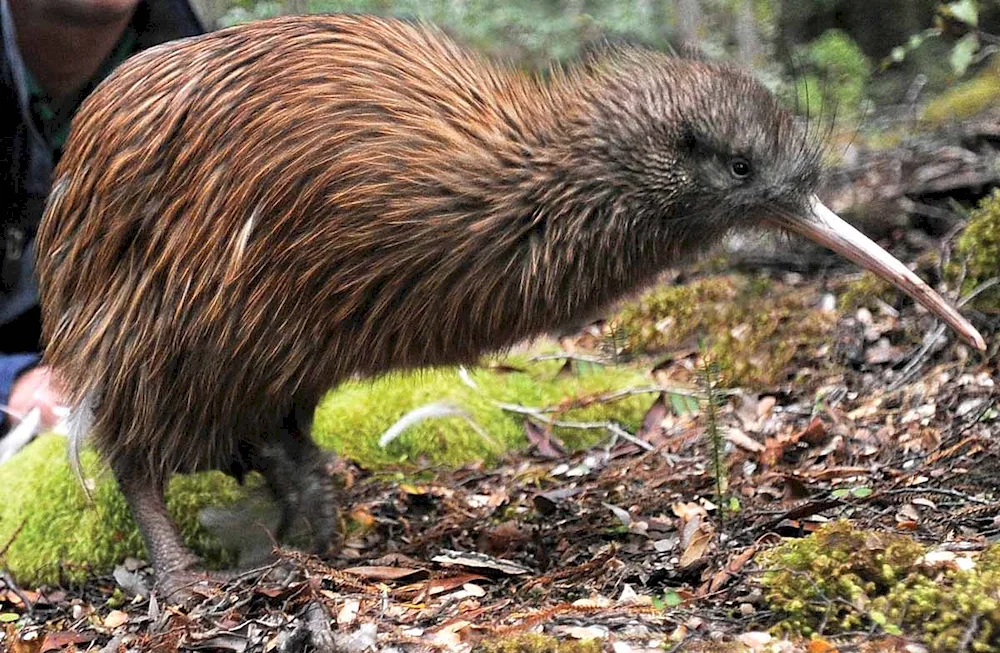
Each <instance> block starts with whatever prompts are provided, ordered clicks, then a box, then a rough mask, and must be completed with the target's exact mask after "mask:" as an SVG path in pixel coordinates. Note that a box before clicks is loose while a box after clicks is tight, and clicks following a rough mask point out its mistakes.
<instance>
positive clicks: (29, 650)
mask: <svg viewBox="0 0 1000 653" xmlns="http://www.w3.org/2000/svg"><path fill="white" fill-rule="evenodd" d="M45 639H46V636H45V633H44V632H41V631H39V630H29V631H27V632H18V631H17V628H15V627H14V624H7V628H6V641H7V643H8V644H9V645H10V648H8V649H7V653H40V651H41V650H42V646H43V645H44V644H45Z"/></svg>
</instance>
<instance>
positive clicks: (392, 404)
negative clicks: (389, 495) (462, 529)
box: [0, 360, 650, 585]
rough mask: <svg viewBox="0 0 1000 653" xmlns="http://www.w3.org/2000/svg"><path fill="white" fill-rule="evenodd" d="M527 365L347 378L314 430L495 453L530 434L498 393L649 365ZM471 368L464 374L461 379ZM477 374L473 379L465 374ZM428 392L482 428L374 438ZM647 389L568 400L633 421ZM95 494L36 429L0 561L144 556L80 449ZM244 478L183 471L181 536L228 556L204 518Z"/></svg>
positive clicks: (539, 395) (532, 402)
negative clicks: (566, 368)
mask: <svg viewBox="0 0 1000 653" xmlns="http://www.w3.org/2000/svg"><path fill="white" fill-rule="evenodd" d="M511 364H512V365H515V366H518V367H520V368H522V369H524V370H526V371H525V372H506V373H502V372H496V371H490V370H488V369H481V368H474V369H471V370H469V372H468V375H467V376H466V375H462V374H460V373H459V372H458V371H457V370H454V369H445V370H432V371H424V372H415V373H410V374H398V375H392V376H389V377H386V378H382V379H377V380H374V381H359V382H353V383H349V384H345V385H344V386H343V387H342V388H340V389H338V390H337V391H336V392H333V393H331V394H330V395H329V396H328V397H327V398H326V400H325V401H324V402H323V404H322V405H321V406H320V408H319V410H318V411H317V415H316V421H315V425H314V436H315V438H316V440H317V442H319V443H320V444H321V445H322V446H325V447H327V448H331V449H334V450H336V451H338V452H340V453H342V454H344V455H347V456H349V457H350V458H352V459H353V460H356V461H358V462H359V463H361V464H362V465H365V466H369V467H378V466H379V465H383V464H386V463H399V462H405V461H408V460H409V461H415V460H416V459H418V458H421V459H427V460H430V461H432V462H436V463H442V464H455V465H457V464H460V463H463V462H468V461H472V460H477V459H484V458H490V457H493V456H496V455H498V454H500V453H502V452H503V451H504V450H505V449H507V448H509V447H513V446H520V445H523V444H524V443H525V442H526V439H525V435H524V428H523V425H522V418H521V417H519V416H516V415H513V414H510V413H505V412H504V411H503V410H501V409H500V408H498V407H497V406H496V405H495V402H500V401H502V402H510V403H517V404H521V405H524V406H535V407H543V406H552V405H557V404H560V403H561V402H569V403H568V404H567V405H569V404H571V403H572V400H573V399H574V398H581V397H586V396H589V395H590V394H591V393H598V392H601V391H606V390H609V389H615V388H621V387H627V386H632V385H645V384H648V383H649V380H648V379H647V378H646V377H645V375H644V374H642V373H641V372H639V371H637V370H635V369H631V368H627V367H600V368H596V369H592V370H590V371H587V372H580V373H576V374H557V371H558V370H559V367H560V364H559V363H558V362H555V361H550V362H545V363H527V362H526V361H523V360H522V361H517V360H515V361H512V362H511ZM463 376H465V379H463ZM468 381H471V385H470V384H469V383H468ZM429 402H448V403H451V404H453V405H454V406H456V407H458V408H461V409H463V410H464V411H466V412H467V413H468V415H469V416H470V417H471V419H472V420H474V421H475V423H476V424H477V425H478V426H479V427H480V428H481V429H482V430H483V431H484V432H485V433H486V434H488V437H489V439H488V440H487V439H484V438H483V437H482V436H481V435H480V434H478V433H477V432H476V431H475V430H474V428H473V427H471V426H470V425H469V422H468V421H467V420H465V419H463V418H460V417H450V418H442V419H429V420H425V421H423V422H420V423H418V424H416V425H414V426H412V427H411V428H410V429H408V430H406V431H405V432H404V433H403V434H402V435H401V436H400V437H399V438H398V439H397V440H396V441H394V442H393V443H391V444H390V445H389V446H388V447H387V448H386V449H385V450H383V449H381V448H380V447H379V446H378V444H377V440H378V437H379V436H380V435H381V434H382V432H383V431H385V429H386V428H388V427H389V426H390V425H391V424H392V423H394V422H395V421H396V420H397V419H398V418H399V417H401V416H402V415H403V414H405V413H406V412H408V411H409V410H411V409H413V408H416V407H418V406H421V405H423V404H426V403H429ZM649 402H650V398H649V397H642V396H631V397H627V398H625V399H623V400H621V401H617V402H613V403H594V404H591V405H589V406H586V407H581V408H578V409H574V410H570V411H568V413H567V415H566V418H567V419H580V420H592V419H595V418H598V417H600V418H602V419H614V420H616V421H619V422H621V423H623V424H626V425H628V426H630V427H632V428H634V427H636V426H637V425H638V423H639V422H640V421H641V419H642V415H643V413H644V410H645V409H646V408H647V407H648V404H649ZM582 403H587V402H582ZM560 436H562V437H564V439H565V440H566V442H567V443H568V444H571V445H574V444H575V445H582V444H584V443H585V441H586V440H585V439H586V438H588V437H589V438H594V437H598V436H599V434H597V433H595V432H584V431H577V432H568V431H564V432H561V433H560ZM83 463H84V470H85V475H86V477H87V483H88V485H90V486H91V492H92V494H93V499H94V500H93V502H92V503H91V502H88V500H87V498H86V495H85V493H84V491H83V489H82V488H81V487H80V485H79V483H78V482H77V480H76V478H75V477H74V475H73V474H72V472H71V470H70V467H69V465H68V463H67V457H66V447H65V440H64V439H63V438H61V437H59V436H54V435H49V436H44V437H41V438H39V439H38V440H36V441H35V442H34V443H32V444H31V445H30V446H28V447H27V448H26V449H25V450H23V451H22V452H21V453H19V454H18V455H17V456H16V457H15V458H13V459H12V460H10V461H8V462H7V463H6V464H4V465H2V466H0V549H2V548H3V545H4V544H5V543H7V542H10V546H9V548H8V549H7V552H6V555H5V556H4V557H3V559H2V560H0V565H3V566H6V567H7V568H8V569H10V570H11V571H12V572H13V574H14V575H15V577H16V578H17V579H18V580H19V581H20V582H22V583H25V584H28V585H34V584H38V583H48V582H56V581H73V580H79V579H82V578H86V577H87V576H89V575H91V574H94V573H103V572H106V571H108V570H109V569H110V568H112V567H113V566H114V565H115V564H116V563H119V562H121V561H122V560H123V559H124V558H125V557H126V556H142V555H143V545H142V540H141V538H140V537H139V535H138V532H137V530H136V528H135V525H134V523H133V521H132V518H131V516H130V515H129V512H128V510H127V506H126V505H125V501H124V499H123V498H122V496H121V494H120V493H119V492H118V488H117V485H116V484H115V482H114V479H113V478H112V477H111V475H110V473H108V472H107V471H106V470H105V469H104V468H103V467H102V466H101V464H100V463H99V462H98V460H97V456H96V455H94V454H93V452H85V455H84V457H83ZM244 496H245V489H244V488H241V487H239V486H238V485H237V484H236V482H235V481H233V480H232V479H231V478H229V477H227V476H225V475H223V474H221V473H207V474H196V475H189V476H177V477H175V478H174V479H173V480H172V481H171V483H170V487H169V488H168V492H167V503H168V508H169V509H170V512H171V514H172V515H173V517H174V518H175V519H176V520H177V523H178V525H179V526H180V528H181V531H182V534H183V536H184V539H185V541H186V542H187V543H188V545H189V546H191V547H192V548H193V549H194V550H195V551H196V552H198V553H199V554H201V555H203V556H205V557H206V559H207V561H208V562H209V563H210V565H223V564H229V563H230V562H232V555H231V554H230V553H227V552H226V551H224V550H222V548H221V547H220V545H219V543H218V541H217V540H216V539H214V538H213V537H211V536H210V535H209V534H208V532H207V531H206V530H205V529H204V528H203V527H202V526H201V525H200V524H199V519H198V515H199V512H200V511H201V510H202V509H203V508H205V507H207V506H218V505H222V506H227V505H232V504H233V503H234V502H236V501H237V500H239V499H241V498H242V497H244Z"/></svg>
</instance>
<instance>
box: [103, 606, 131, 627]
mask: <svg viewBox="0 0 1000 653" xmlns="http://www.w3.org/2000/svg"><path fill="white" fill-rule="evenodd" d="M127 623H128V613H126V612H122V611H121V610H112V611H111V612H109V613H108V616H106V617H104V621H103V622H102V624H103V625H104V627H105V628H108V629H114V628H117V627H118V626H124V625H125V624H127Z"/></svg>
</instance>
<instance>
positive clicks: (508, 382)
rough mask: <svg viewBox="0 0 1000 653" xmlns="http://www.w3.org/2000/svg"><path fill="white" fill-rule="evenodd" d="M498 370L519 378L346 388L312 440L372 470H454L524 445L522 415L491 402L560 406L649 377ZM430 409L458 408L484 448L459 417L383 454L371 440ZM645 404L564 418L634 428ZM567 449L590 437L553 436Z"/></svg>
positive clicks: (327, 408) (551, 367)
mask: <svg viewBox="0 0 1000 653" xmlns="http://www.w3.org/2000/svg"><path fill="white" fill-rule="evenodd" d="M505 363H506V364H507V365H509V366H511V367H516V368H519V369H522V370H525V371H524V372H508V373H499V372H494V371H490V370H488V369H484V368H470V369H469V370H468V372H469V374H468V377H469V378H470V379H471V380H472V382H473V384H474V387H473V386H470V385H469V384H467V383H465V382H464V381H463V380H462V378H461V375H460V374H459V372H458V370H455V369H451V368H446V369H436V370H423V371H420V372H413V373H407V374H393V375H390V376H387V377H383V378H380V379H375V380H366V381H358V382H353V383H347V384H345V385H343V386H341V387H340V388H338V390H337V391H336V392H334V393H331V394H330V395H329V396H328V397H327V398H326V400H325V401H324V402H323V404H322V405H321V406H320V408H319V410H318V411H317V413H316V421H315V423H314V425H313V436H314V437H315V438H316V441H317V442H318V443H319V444H320V445H321V446H324V447H327V448H330V449H334V450H335V451H337V452H338V453H341V454H343V455H344V456H346V457H348V458H350V459H352V460H356V461H359V462H361V463H362V464H364V465H366V466H369V467H372V466H379V465H386V464H393V463H399V462H406V461H413V460H414V459H415V458H416V457H420V458H422V459H426V460H428V461H430V462H432V463H435V464H444V465H460V464H462V463H466V462H469V461H471V460H480V459H487V460H490V459H493V458H495V457H496V456H497V455H499V454H501V453H503V452H505V451H507V450H508V449H510V448H511V447H513V446H521V445H523V444H524V443H525V435H524V427H523V421H524V417H523V416H518V415H516V414H511V413H508V412H505V411H503V410H502V409H501V408H499V407H498V406H497V405H496V404H497V403H514V404H520V405H522V406H526V407H544V406H553V405H557V404H560V403H561V402H563V401H565V400H567V399H570V398H573V397H586V396H589V395H593V394H597V393H600V392H603V391H607V390H609V389H613V388H622V387H627V386H638V385H646V384H648V383H649V378H648V377H646V376H645V375H644V374H643V373H640V372H639V371H637V370H636V369H634V368H630V367H625V366H609V367H593V368H588V369H586V370H581V371H579V372H577V373H575V374H570V375H560V374H558V372H559V369H560V367H561V365H562V363H561V362H559V361H546V362H542V363H530V364H529V363H528V362H527V361H524V360H518V359H509V360H507V361H505ZM429 403H446V404H450V405H453V406H455V407H458V408H461V409H462V410H464V411H465V412H466V413H468V415H469V416H470V417H471V418H472V419H473V421H475V422H476V424H478V425H479V426H480V427H482V429H483V430H484V431H485V432H486V433H487V434H488V435H489V438H490V439H491V440H493V441H494V443H495V444H496V445H498V446H494V444H492V443H490V442H489V441H487V440H486V439H484V438H483V437H482V436H481V435H480V434H478V433H477V432H476V431H475V430H474V429H473V428H471V427H470V426H469V423H468V421H467V420H466V419H464V418H462V417H447V418H435V419H429V420H425V421H423V422H420V423H418V424H416V425H414V426H412V427H411V428H409V429H407V430H406V431H405V432H404V433H403V434H402V435H401V436H399V438H397V439H396V440H395V441H394V442H393V443H391V444H390V445H389V446H388V447H387V448H385V449H382V448H381V447H379V445H378V436H379V435H380V434H382V433H383V432H385V430H386V429H388V428H389V427H390V426H391V425H392V424H393V423H394V422H396V421H397V420H398V419H399V418H400V417H402V416H403V415H405V414H406V413H407V412H409V411H410V410H412V409H414V408H417V407H419V406H422V405H425V404H429ZM648 405H649V397H641V396H633V397H628V398H626V399H624V400H622V401H618V402H615V403H613V404H595V405H592V406H589V407H585V408H579V409H575V410H571V411H569V412H568V413H567V414H566V415H565V416H564V417H565V418H566V419H571V420H577V421H590V420H596V419H614V420H616V421H619V422H622V423H624V424H626V425H630V426H636V425H637V424H638V423H640V422H641V420H642V415H643V411H644V410H645V408H648ZM555 432H556V435H558V436H559V437H560V438H561V439H562V440H563V441H564V442H566V444H567V445H568V446H570V447H579V446H583V445H585V444H588V443H589V442H590V441H592V440H591V438H593V436H594V433H592V432H586V431H580V430H571V429H556V430H555Z"/></svg>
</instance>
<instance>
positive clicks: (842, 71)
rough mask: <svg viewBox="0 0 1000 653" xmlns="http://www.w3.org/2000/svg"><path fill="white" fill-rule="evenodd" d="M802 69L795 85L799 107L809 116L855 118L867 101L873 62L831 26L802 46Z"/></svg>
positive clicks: (849, 38) (844, 33)
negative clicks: (803, 66)
mask: <svg viewBox="0 0 1000 653" xmlns="http://www.w3.org/2000/svg"><path fill="white" fill-rule="evenodd" d="M799 58H800V59H801V60H802V61H803V62H804V65H805V70H804V71H803V72H802V75H801V79H800V80H799V83H798V84H797V85H796V91H797V93H798V102H799V106H800V107H802V108H803V111H804V112H806V113H808V114H809V115H812V116H816V115H818V116H824V117H829V116H832V115H837V116H841V117H843V118H847V119H856V117H857V116H858V114H859V112H860V111H861V109H862V105H863V104H864V103H865V100H866V87H867V85H868V81H869V80H870V79H871V74H872V64H871V62H870V61H869V60H868V57H866V56H865V53H864V52H862V51H861V48H860V47H859V46H858V44H857V43H855V42H854V41H853V40H852V39H851V37H850V36H848V34H847V33H846V32H844V31H842V30H838V29H832V30H828V31H826V32H824V33H823V35H822V36H820V37H819V38H818V39H816V40H815V41H813V42H811V43H809V44H807V45H806V46H804V47H802V48H801V50H800V53H799Z"/></svg>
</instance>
